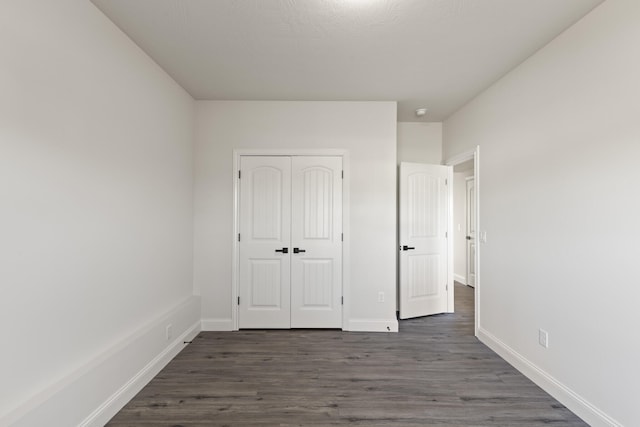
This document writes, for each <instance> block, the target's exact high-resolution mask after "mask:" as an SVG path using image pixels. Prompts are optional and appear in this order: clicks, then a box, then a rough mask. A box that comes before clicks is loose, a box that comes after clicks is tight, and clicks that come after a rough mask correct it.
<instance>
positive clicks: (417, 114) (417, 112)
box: [416, 108, 427, 117]
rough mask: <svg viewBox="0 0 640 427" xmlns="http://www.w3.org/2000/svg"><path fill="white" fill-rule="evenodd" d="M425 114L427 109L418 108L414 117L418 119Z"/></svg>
mask: <svg viewBox="0 0 640 427" xmlns="http://www.w3.org/2000/svg"><path fill="white" fill-rule="evenodd" d="M425 114H427V109H426V108H418V109H417V110H416V116H418V117H422V116H424V115H425Z"/></svg>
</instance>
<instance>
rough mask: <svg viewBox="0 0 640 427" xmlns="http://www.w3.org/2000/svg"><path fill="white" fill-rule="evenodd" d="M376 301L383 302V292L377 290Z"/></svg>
mask: <svg viewBox="0 0 640 427" xmlns="http://www.w3.org/2000/svg"><path fill="white" fill-rule="evenodd" d="M378 302H384V292H378Z"/></svg>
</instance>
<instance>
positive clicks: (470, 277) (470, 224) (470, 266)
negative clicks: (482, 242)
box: [467, 177, 476, 287]
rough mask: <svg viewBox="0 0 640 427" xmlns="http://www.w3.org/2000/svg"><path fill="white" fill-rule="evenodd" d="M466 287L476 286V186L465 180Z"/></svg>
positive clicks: (473, 181)
mask: <svg viewBox="0 0 640 427" xmlns="http://www.w3.org/2000/svg"><path fill="white" fill-rule="evenodd" d="M467 285H469V286H471V287H475V286H476V185H475V180H474V179H473V177H470V178H467Z"/></svg>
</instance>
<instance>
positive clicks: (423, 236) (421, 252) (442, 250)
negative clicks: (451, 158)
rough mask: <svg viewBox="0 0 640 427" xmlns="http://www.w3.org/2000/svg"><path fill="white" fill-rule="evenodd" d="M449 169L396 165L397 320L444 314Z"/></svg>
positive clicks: (445, 305)
mask: <svg viewBox="0 0 640 427" xmlns="http://www.w3.org/2000/svg"><path fill="white" fill-rule="evenodd" d="M450 171H451V168H450V167H449V166H440V165H423V164H417V163H401V164H400V318H401V319H407V318H410V317H418V316H426V315H430V314H436V313H443V312H445V311H447V296H448V295H447V281H448V274H447V267H448V260H447V253H448V252H447V236H446V233H447V227H448V216H449V208H448V197H449V196H448V188H447V179H448V177H449V175H450Z"/></svg>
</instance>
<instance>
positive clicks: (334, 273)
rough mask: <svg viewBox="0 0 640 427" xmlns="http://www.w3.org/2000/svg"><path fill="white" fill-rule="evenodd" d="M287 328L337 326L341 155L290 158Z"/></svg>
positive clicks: (339, 311)
mask: <svg viewBox="0 0 640 427" xmlns="http://www.w3.org/2000/svg"><path fill="white" fill-rule="evenodd" d="M291 193H292V194H291V198H292V202H291V206H292V215H291V216H292V218H291V220H292V221H291V247H292V251H291V252H292V253H291V327H293V328H341V327H342V302H341V300H342V237H341V236H342V158H341V157H315V156H309V157H293V158H292V192H291Z"/></svg>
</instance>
